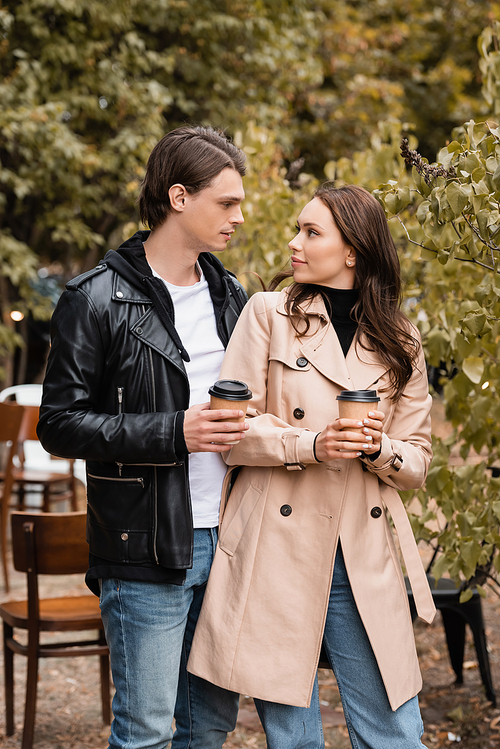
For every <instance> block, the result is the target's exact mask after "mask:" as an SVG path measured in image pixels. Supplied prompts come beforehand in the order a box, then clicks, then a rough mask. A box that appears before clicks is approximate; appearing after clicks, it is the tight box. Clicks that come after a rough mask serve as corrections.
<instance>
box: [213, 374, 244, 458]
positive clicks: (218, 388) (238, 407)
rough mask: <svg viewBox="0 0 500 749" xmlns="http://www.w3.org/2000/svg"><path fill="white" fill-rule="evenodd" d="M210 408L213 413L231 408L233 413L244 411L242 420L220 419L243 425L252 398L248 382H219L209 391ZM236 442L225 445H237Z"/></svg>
mask: <svg viewBox="0 0 500 749" xmlns="http://www.w3.org/2000/svg"><path fill="white" fill-rule="evenodd" d="M208 392H209V395H210V408H211V410H212V411H214V410H215V409H218V408H230V409H231V410H233V411H243V414H244V416H243V417H242V418H241V419H218V421H231V422H234V423H236V424H241V425H243V424H244V423H245V415H246V412H247V408H248V401H249V400H250V399H251V397H252V391H251V390H249V389H248V385H247V384H246V382H242V381H241V380H218V381H217V382H216V383H214V384H213V385H212V387H211V388H210V389H209V391H208ZM239 441H240V440H236V441H235V442H224V444H225V445H237V444H238V442H239Z"/></svg>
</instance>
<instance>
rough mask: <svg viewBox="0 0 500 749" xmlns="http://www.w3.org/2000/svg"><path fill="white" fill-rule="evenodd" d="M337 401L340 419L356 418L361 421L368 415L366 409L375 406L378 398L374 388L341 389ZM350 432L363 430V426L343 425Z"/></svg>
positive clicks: (368, 409)
mask: <svg viewBox="0 0 500 749" xmlns="http://www.w3.org/2000/svg"><path fill="white" fill-rule="evenodd" d="M337 400H338V402H339V417H340V418H341V419H357V420H358V421H363V419H366V418H367V417H368V411H371V410H372V409H373V408H376V405H377V403H378V402H379V400H380V398H379V397H378V395H377V391H376V390H342V392H341V393H340V395H337ZM345 429H348V430H349V431H350V432H361V433H362V432H363V427H356V428H354V427H345Z"/></svg>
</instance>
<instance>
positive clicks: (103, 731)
mask: <svg viewBox="0 0 500 749" xmlns="http://www.w3.org/2000/svg"><path fill="white" fill-rule="evenodd" d="M12 577H13V580H12V581H11V585H12V590H11V593H10V594H9V596H7V595H6V594H5V593H3V592H1V591H0V600H6V599H7V598H8V597H9V598H22V597H23V596H24V585H25V583H24V578H23V575H21V574H20V573H13V575H12ZM44 588H45V590H44V594H45V595H60V594H63V593H65V592H66V590H72V591H74V592H75V593H81V592H82V591H85V586H84V584H83V582H82V580H81V579H79V578H78V577H74V576H73V577H72V578H69V579H68V578H51V579H46V580H45V581H44ZM483 610H484V617H485V622H486V634H487V638H488V647H489V657H490V665H491V669H492V674H493V683H494V685H495V686H496V688H497V690H498V693H499V702H500V599H499V598H498V597H497V596H496V595H495V594H494V593H493V592H491V591H490V592H488V595H487V598H486V600H485V601H484V602H483ZM415 636H416V642H417V649H418V653H419V659H420V665H421V669H422V673H423V678H424V688H423V691H422V693H421V695H420V703H421V707H422V715H423V718H424V724H425V729H426V731H425V735H424V743H425V745H426V746H427V747H429V749H431V748H432V749H434V747H435V748H436V749H439V748H441V747H455V746H457V748H458V747H460V749H493V747H495V748H496V749H499V748H500V709H498V708H497V709H494V708H493V707H492V706H491V703H489V702H487V701H486V699H485V696H484V692H483V688H482V684H481V679H480V675H479V670H478V668H477V661H476V655H475V651H474V646H473V643H472V636H471V633H470V632H469V631H468V634H467V638H468V639H467V648H466V654H465V669H464V684H463V685H461V686H459V687H457V686H454V685H453V682H454V673H453V671H452V669H451V666H450V664H449V660H448V653H447V648H446V643H445V637H444V630H443V627H442V624H441V617H440V614H438V615H437V617H436V620H435V622H434V623H433V624H432V625H430V626H428V625H426V624H424V623H423V622H422V623H421V622H417V623H416V624H415ZM15 676H16V694H15V699H16V711H15V715H16V733H15V735H14V736H12V737H5V720H4V711H3V684H2V687H1V688H0V701H1V702H0V704H1V706H2V709H1V711H0V745H1V746H2V747H3V748H5V749H12V748H13V747H19V746H20V742H21V733H22V721H23V696H24V686H25V661H24V658H22V657H20V656H17V657H16V659H15ZM319 678H320V698H321V709H322V713H323V725H324V732H325V739H326V746H327V747H334V748H335V749H349V747H350V742H349V738H348V736H347V729H346V727H345V723H344V718H343V713H342V707H341V704H340V698H339V693H338V689H337V686H336V683H335V679H334V677H333V675H332V672H331V671H327V670H321V671H320V673H319ZM99 700H100V698H99V677H98V663H97V658H94V657H91V658H78V659H45V660H42V661H41V664H40V681H39V691H38V712H37V720H36V733H35V748H34V749H98V748H99V747H102V748H103V749H104V747H106V746H107V742H106V738H107V735H108V730H107V728H105V727H103V725H102V723H101V717H100V707H99V705H100V701H99ZM265 746H266V741H265V737H264V734H263V731H262V728H261V726H260V722H259V719H258V716H257V714H256V712H255V708H254V706H253V702H252V700H250V699H248V698H245V697H242V699H241V707H240V714H239V719H238V724H237V727H236V730H235V731H234V732H233V733H232V734H231V735H230V736H229V737H228V739H227V742H226V744H225V747H226V749H240V748H242V747H256V749H264V747H265Z"/></svg>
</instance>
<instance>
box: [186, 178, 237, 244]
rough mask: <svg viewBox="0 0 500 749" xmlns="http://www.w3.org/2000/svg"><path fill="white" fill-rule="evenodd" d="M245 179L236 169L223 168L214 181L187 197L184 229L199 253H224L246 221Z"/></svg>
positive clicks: (187, 237)
mask: <svg viewBox="0 0 500 749" xmlns="http://www.w3.org/2000/svg"><path fill="white" fill-rule="evenodd" d="M244 197H245V192H244V190H243V181H242V179H241V176H240V174H239V173H238V172H237V171H236V170H235V169H228V168H226V169H223V170H222V172H220V174H218V175H217V176H216V177H214V179H213V180H212V183H211V184H210V185H209V186H208V187H206V188H205V189H204V190H200V192H198V193H196V194H195V195H188V196H187V197H186V207H185V209H184V211H183V218H182V224H183V230H184V234H185V238H186V241H187V244H188V245H189V247H190V248H191V249H193V250H195V251H196V252H220V251H221V250H225V249H226V245H227V243H228V242H229V240H230V239H231V236H232V234H233V232H234V230H235V229H236V227H237V226H238V225H239V224H242V223H243V221H244V218H243V214H242V212H241V202H242V200H243V199H244Z"/></svg>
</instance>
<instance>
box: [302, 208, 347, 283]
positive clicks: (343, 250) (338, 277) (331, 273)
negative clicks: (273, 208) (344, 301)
mask: <svg viewBox="0 0 500 749" xmlns="http://www.w3.org/2000/svg"><path fill="white" fill-rule="evenodd" d="M288 246H289V248H290V249H291V251H292V258H291V263H292V270H293V278H294V281H296V282H297V283H312V284H319V285H321V286H330V287H331V288H333V289H352V288H354V280H355V277H356V274H355V270H354V268H355V265H356V253H355V251H354V249H353V248H352V247H350V246H349V245H347V244H345V242H344V240H343V239H342V236H341V234H340V231H339V230H338V229H337V226H336V224H335V222H334V220H333V216H332V214H331V212H330V209H329V208H328V207H327V206H326V205H325V204H324V203H323V201H322V200H321V199H320V198H313V200H311V202H310V203H308V204H307V205H306V206H305V208H304V209H303V211H302V212H301V214H300V216H299V218H298V219H297V234H296V236H295V237H294V238H293V239H292V241H291V242H289V243H288Z"/></svg>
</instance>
